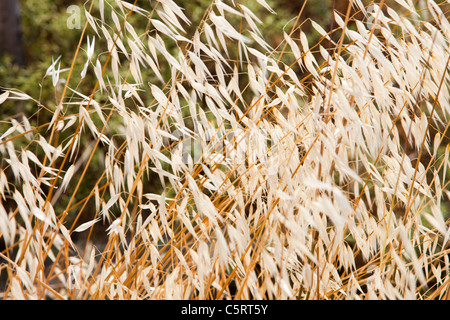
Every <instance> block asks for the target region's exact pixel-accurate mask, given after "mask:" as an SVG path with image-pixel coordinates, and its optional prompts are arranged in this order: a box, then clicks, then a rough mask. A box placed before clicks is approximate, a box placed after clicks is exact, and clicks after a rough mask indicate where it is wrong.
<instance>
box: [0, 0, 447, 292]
mask: <svg viewBox="0 0 450 320" xmlns="http://www.w3.org/2000/svg"><path fill="white" fill-rule="evenodd" d="M106 3H108V2H103V1H100V4H101V5H100V9H102V8H104V6H105V5H106ZM234 3H235V4H234ZM234 3H233V2H228V1H227V2H225V1H214V2H213V3H211V6H210V7H209V8H208V10H207V11H206V12H205V15H204V18H203V19H202V21H201V22H200V24H199V25H198V27H197V29H196V30H197V31H196V33H195V34H194V35H189V36H188V35H187V34H186V33H185V32H184V29H183V26H186V25H188V24H189V23H190V22H189V21H188V19H187V17H186V16H185V14H184V12H183V10H182V8H181V7H180V6H179V5H178V4H177V3H175V2H174V1H172V0H158V2H151V4H152V5H154V7H150V6H149V7H147V8H138V7H136V6H135V4H133V3H127V2H125V1H116V4H115V5H117V6H122V7H120V8H119V7H117V8H116V9H117V10H116V11H113V14H112V16H111V17H108V16H106V15H105V14H104V12H103V11H101V10H100V11H101V12H100V14H99V16H94V15H92V14H90V13H89V12H92V11H91V9H92V5H93V4H94V1H91V6H90V8H86V16H87V17H88V20H87V23H86V26H85V28H84V29H83V31H82V32H81V38H80V44H79V46H78V48H77V51H76V54H75V58H74V60H73V61H74V62H73V65H74V64H75V63H78V62H76V61H79V59H78V60H77V57H78V56H80V57H81V56H83V55H82V54H81V53H80V49H81V50H85V49H86V52H87V60H86V62H85V63H86V64H85V68H84V70H83V72H82V74H81V77H80V78H77V77H78V75H76V74H73V73H72V70H73V65H72V66H71V68H70V71H69V73H66V75H67V74H68V76H67V78H66V79H65V80H66V82H65V83H66V85H65V87H64V90H63V93H62V96H61V99H60V100H59V101H60V103H56V104H55V105H56V107H55V108H54V111H53V115H52V120H51V122H49V123H46V124H41V125H39V126H32V125H30V122H29V121H28V120H27V117H23V118H22V119H21V120H20V121H19V120H17V119H5V120H4V122H8V124H9V129H8V130H6V131H5V132H4V133H1V134H0V152H1V157H2V158H1V159H2V160H1V169H0V194H1V200H0V204H1V205H0V238H1V239H2V242H3V243H4V246H5V249H4V250H3V251H2V252H0V259H2V266H1V269H0V272H1V274H2V275H6V277H7V280H6V283H5V285H4V286H3V289H2V290H3V292H2V297H3V298H4V299H446V298H449V295H450V291H449V286H450V277H449V267H450V264H449V258H448V257H449V255H448V253H449V243H448V241H449V237H450V228H449V226H448V224H449V216H448V213H446V212H445V210H448V208H449V207H448V204H449V200H450V199H449V198H450V193H449V188H448V181H447V178H448V174H447V169H448V166H449V161H448V159H449V150H450V148H449V145H448V136H447V129H448V127H449V125H448V121H447V118H448V116H449V111H450V104H449V101H450V99H449V68H448V64H449V59H450V50H449V41H448V39H449V38H450V24H449V22H448V20H447V16H446V11H445V10H446V9H445V8H448V6H447V4H439V5H438V4H436V3H435V2H433V1H427V6H426V7H425V8H424V9H422V10H421V11H417V10H416V8H415V7H414V5H413V4H412V2H411V1H396V2H392V3H387V2H386V3H384V4H383V3H381V4H380V6H370V7H369V6H368V5H366V6H364V5H363V4H362V3H361V2H360V1H354V2H353V9H355V10H356V11H357V12H358V13H359V15H351V10H350V8H349V9H348V10H347V14H346V15H345V16H340V15H339V14H338V13H336V14H335V23H336V24H335V26H334V29H333V30H332V31H330V32H328V33H327V32H326V31H325V30H324V28H323V27H321V26H319V25H318V24H317V23H315V22H313V21H310V20H306V21H301V20H302V19H299V17H300V14H301V13H300V14H299V16H298V17H297V19H296V20H295V22H294V23H293V24H291V31H290V32H289V34H288V33H287V31H286V32H285V33H284V40H283V41H282V43H280V44H277V47H276V48H272V46H273V44H272V46H271V44H268V43H266V42H265V40H264V39H263V38H264V35H263V34H262V33H261V32H260V30H259V29H258V25H260V23H261V20H260V19H259V18H258V16H257V15H256V14H254V13H253V12H252V11H251V10H250V9H249V8H248V7H246V6H244V4H241V3H240V1H235V2H234ZM258 3H259V4H260V5H262V6H263V7H264V8H266V9H267V10H268V12H267V14H270V13H271V12H272V9H271V7H270V6H269V4H267V3H266V2H265V1H263V0H260V1H258ZM351 3H352V1H351ZM147 5H148V4H147ZM306 5H308V4H306ZM387 5H389V6H396V8H398V5H401V8H402V10H393V9H391V8H389V7H387ZM380 7H383V10H380V9H379V8H380ZM369 8H370V10H368V9H369ZM443 10H444V11H443ZM361 13H362V15H361ZM132 14H133V15H136V14H139V15H144V16H146V17H148V31H149V32H147V33H146V34H142V35H141V34H137V33H136V31H135V30H134V28H133V26H132V25H131V24H130V23H129V22H128V19H129V17H130V16H131V15H132ZM359 16H362V18H358V17H359ZM421 17H428V18H427V19H429V20H428V21H427V20H423V19H422V18H421ZM232 21H240V25H238V26H236V25H234V24H233V23H232ZM293 21H294V20H293ZM300 22H301V24H300ZM306 24H311V26H312V28H314V29H315V30H317V32H318V33H319V34H320V35H321V39H320V40H319V41H318V43H316V44H314V45H310V44H309V43H308V39H307V36H306V34H305V33H304V32H303V31H302V30H301V28H302V26H304V25H306ZM350 26H351V27H350ZM87 28H92V29H93V30H94V31H95V32H96V33H97V36H96V37H95V38H93V39H89V38H87V37H85V31H86V30H87ZM281 32H282V30H280V33H281ZM327 39H329V40H330V41H331V42H329V43H332V44H331V45H329V46H328V45H327V48H326V47H325V43H327V42H326V41H328V40H327ZM101 43H104V44H105V45H106V46H107V47H108V50H109V53H108V56H107V59H106V60H105V59H104V58H103V57H104V55H103V57H102V59H100V56H99V53H100V52H98V50H97V47H98V46H99V45H100V44H101ZM174 48H175V49H174ZM125 66H126V68H128V69H126V70H125V71H126V73H125V74H126V76H124V74H123V73H120V72H119V71H120V70H122V69H121V68H124V67H125ZM60 67H62V66H60V62H59V63H58V60H56V61H54V63H53V64H52V65H51V66H50V67H49V69H48V70H47V75H48V76H51V77H52V84H53V85H54V86H56V84H57V83H58V81H59V79H60V78H61V77H62V70H64V69H60ZM87 70H91V71H92V72H94V74H95V76H96V77H97V82H96V83H95V85H93V86H92V92H79V91H78V89H77V85H76V83H77V81H81V79H82V78H83V77H84V76H85V74H86V71H87ZM107 70H109V72H112V75H113V77H112V78H109V77H108V78H106V76H105V73H106V71H107ZM294 70H297V71H294ZM298 70H301V72H298ZM144 71H145V73H144ZM66 72H67V69H66ZM149 72H150V73H151V74H153V76H154V77H155V79H159V82H154V83H147V82H146V76H145V75H147V74H148V73H149ZM168 75H169V77H168ZM167 77H168V78H167ZM67 89H69V90H67ZM69 92H73V94H74V95H73V96H72V97H71V98H68V93H69ZM99 92H101V93H102V94H103V95H106V96H107V97H108V98H107V99H106V102H101V101H100V100H98V99H99V97H100V95H99V94H98V93H99ZM149 95H151V97H152V100H149V101H148V97H149ZM14 99H18V100H23V99H33V98H32V97H30V96H28V95H27V94H26V93H22V92H20V91H19V90H17V89H10V90H6V91H5V92H4V93H2V94H1V95H0V103H4V102H5V101H8V100H14ZM36 103H37V104H38V105H40V103H39V101H37V100H36ZM73 106H75V107H76V108H74V107H73ZM47 110H50V107H49V106H47V107H46V108H43V109H41V112H48V111H47ZM113 118H114V119H116V121H119V122H120V124H121V127H120V128H111V127H110V125H109V122H110V120H111V119H113ZM42 130H44V131H42ZM63 133H64V135H65V136H67V137H68V138H67V139H64V140H61V141H60V139H59V135H60V134H63ZM84 139H88V140H92V141H93V142H92V143H91V145H90V148H88V149H87V150H84V152H83V150H82V148H81V143H80V142H81V141H83V140H84ZM24 140H25V146H24V142H23V141H24ZM94 156H97V157H100V158H102V159H103V161H102V163H101V165H102V166H103V167H102V168H101V169H99V170H98V176H97V177H94V178H95V179H97V180H96V183H95V184H94V185H92V186H90V187H91V191H90V193H89V195H88V196H87V197H85V198H82V199H81V198H80V197H79V196H77V195H78V193H79V191H80V190H79V189H80V186H82V182H83V181H84V180H83V179H85V178H86V172H87V168H89V166H90V165H91V164H92V159H93V158H94ZM91 178H92V177H91ZM154 179H159V182H160V184H161V186H162V187H161V190H162V192H160V193H159V192H158V193H157V194H155V190H154V189H149V188H148V187H147V184H149V182H150V180H154ZM64 207H65V209H63V210H61V209H57V208H64ZM92 212H94V213H95V216H94V217H92V214H90V213H92ZM89 216H91V218H89ZM69 218H70V219H69ZM80 219H81V220H80ZM81 221H83V222H81ZM101 227H103V229H100V230H103V231H97V233H98V232H101V233H102V237H103V238H101V239H103V240H95V239H94V238H91V235H92V234H93V232H94V231H95V230H97V229H96V228H101ZM75 233H76V234H84V235H85V237H79V239H82V241H81V240H79V241H78V242H75V241H73V239H72V238H74V235H75Z"/></svg>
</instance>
